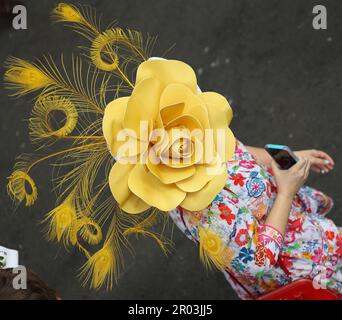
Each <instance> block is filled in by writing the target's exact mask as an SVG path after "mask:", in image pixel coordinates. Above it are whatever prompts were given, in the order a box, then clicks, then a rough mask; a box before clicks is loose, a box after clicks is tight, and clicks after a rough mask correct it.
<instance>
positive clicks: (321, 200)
mask: <svg viewBox="0 0 342 320" xmlns="http://www.w3.org/2000/svg"><path fill="white" fill-rule="evenodd" d="M298 197H299V199H300V200H301V203H302V205H303V206H304V208H303V209H304V211H305V212H307V213H309V214H310V213H314V214H319V215H322V216H325V215H326V214H328V213H329V212H330V211H331V209H332V208H333V206H334V201H333V200H332V198H330V197H329V196H328V195H326V194H325V193H323V192H322V191H319V190H316V189H314V188H312V187H309V186H303V187H302V188H300V189H299V191H298Z"/></svg>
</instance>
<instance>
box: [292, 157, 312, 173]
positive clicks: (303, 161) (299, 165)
mask: <svg viewBox="0 0 342 320" xmlns="http://www.w3.org/2000/svg"><path fill="white" fill-rule="evenodd" d="M307 162H308V159H304V158H299V160H298V161H297V163H296V164H295V165H294V166H292V167H291V168H290V169H289V170H290V171H293V172H298V171H300V170H302V169H303V168H304V166H305V165H306V164H307Z"/></svg>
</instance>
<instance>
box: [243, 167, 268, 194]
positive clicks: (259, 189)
mask: <svg viewBox="0 0 342 320" xmlns="http://www.w3.org/2000/svg"><path fill="white" fill-rule="evenodd" d="M257 175H258V174H257V173H256V172H252V173H251V175H250V179H249V180H248V181H247V183H246V187H247V191H248V194H249V196H251V197H253V198H258V197H260V196H261V195H262V193H263V192H264V191H265V190H266V186H265V183H264V182H263V181H262V179H260V178H258V177H257Z"/></svg>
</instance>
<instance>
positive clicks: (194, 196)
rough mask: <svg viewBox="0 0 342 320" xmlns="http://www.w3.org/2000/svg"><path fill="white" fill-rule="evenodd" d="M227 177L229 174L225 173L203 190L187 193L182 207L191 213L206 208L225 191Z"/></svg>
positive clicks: (211, 181)
mask: <svg viewBox="0 0 342 320" xmlns="http://www.w3.org/2000/svg"><path fill="white" fill-rule="evenodd" d="M227 176H228V173H227V172H226V171H224V173H222V174H220V175H217V176H216V177H215V178H214V179H212V180H210V181H209V182H208V183H207V184H206V185H205V187H204V188H202V189H201V190H199V191H197V192H192V193H187V195H186V198H185V199H184V201H183V202H182V203H181V205H180V206H181V207H182V208H184V209H186V210H189V211H199V210H202V209H204V208H206V207H207V206H208V205H209V204H210V203H211V202H212V201H213V200H214V199H215V197H216V195H217V194H219V193H220V192H221V190H222V189H223V187H224V185H225V183H226V179H227Z"/></svg>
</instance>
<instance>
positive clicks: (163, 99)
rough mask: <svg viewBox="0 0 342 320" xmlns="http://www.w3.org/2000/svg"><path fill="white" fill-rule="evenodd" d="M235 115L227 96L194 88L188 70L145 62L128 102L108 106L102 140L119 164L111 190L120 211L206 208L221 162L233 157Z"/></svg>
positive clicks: (222, 174)
mask: <svg viewBox="0 0 342 320" xmlns="http://www.w3.org/2000/svg"><path fill="white" fill-rule="evenodd" d="M232 116H233V113H232V109H231V108H230V106H229V103H228V102H227V100H226V99H225V97H223V96H222V95H220V94H217V93H215V92H205V93H202V92H201V91H200V90H199V89H198V87H197V80H196V76H195V73H194V71H193V69H192V68H191V67H190V66H188V65H187V64H185V63H183V62H181V61H176V60H149V61H145V62H143V63H142V64H141V65H140V66H139V68H138V70H137V76H136V84H135V88H134V90H133V92H132V95H131V96H130V97H122V98H118V99H115V100H114V101H112V102H111V103H109V104H108V105H107V107H106V110H105V114H104V118H103V134H104V137H105V139H106V142H107V145H108V148H109V150H110V152H111V154H112V155H113V156H114V157H115V158H116V160H117V161H116V163H115V165H114V166H113V168H112V169H111V172H110V175H109V185H110V189H111V192H112V194H113V196H114V198H115V199H116V201H117V202H118V204H119V206H120V207H121V208H122V209H123V210H124V211H126V212H128V213H140V212H143V211H145V210H147V209H148V208H150V207H156V208H158V209H160V210H162V211H169V210H172V209H174V208H176V207H177V206H181V207H183V208H184V209H187V210H191V211H196V210H201V209H203V208H205V207H206V206H208V205H209V204H210V203H211V202H212V200H213V199H214V198H215V196H216V195H217V194H218V193H219V192H220V191H221V189H222V188H223V186H224V184H225V181H226V177H227V173H226V170H225V169H226V168H225V162H226V161H227V160H228V159H229V158H230V157H231V156H232V155H233V154H234V150H235V138H234V135H233V133H232V132H231V130H230V129H229V124H230V122H231V119H232ZM142 123H144V128H145V129H146V130H145V131H143V130H141V124H142ZM156 129H157V131H158V137H156V136H155V135H154V132H155V131H156ZM210 130H211V131H210ZM193 132H195V134H193ZM209 132H212V134H211V135H210V134H208V133H209ZM122 133H125V139H123V138H122ZM207 137H212V139H207ZM121 140H123V141H121ZM132 145H134V146H136V147H135V148H133V150H134V151H133V152H132V149H129V151H128V149H127V146H132ZM219 145H220V146H219ZM222 147H223V148H222ZM219 149H220V150H219ZM222 150H223V152H222ZM220 151H221V152H220ZM170 155H172V156H170ZM133 158H135V159H138V161H135V162H134V161H131V160H132V159H133Z"/></svg>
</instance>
